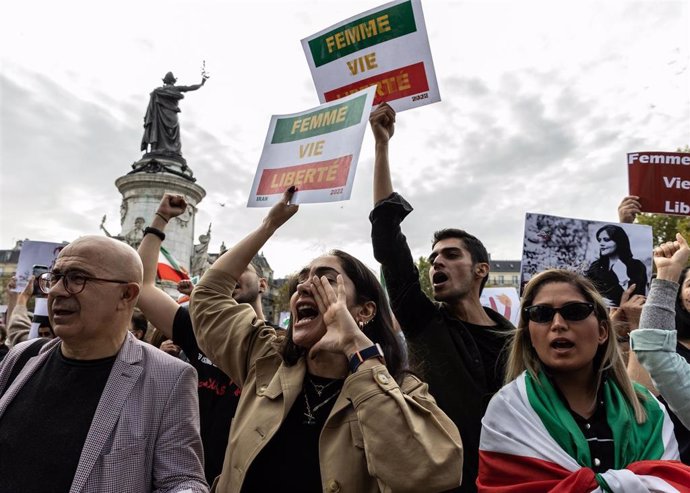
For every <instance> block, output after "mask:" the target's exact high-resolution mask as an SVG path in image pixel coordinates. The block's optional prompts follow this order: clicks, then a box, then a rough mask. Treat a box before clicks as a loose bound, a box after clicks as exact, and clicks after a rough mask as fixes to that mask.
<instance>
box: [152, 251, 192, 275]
mask: <svg viewBox="0 0 690 493" xmlns="http://www.w3.org/2000/svg"><path fill="white" fill-rule="evenodd" d="M156 275H157V276H158V280H159V281H172V282H180V281H181V280H183V279H189V275H188V274H187V271H186V270H185V268H184V267H182V266H181V265H180V264H179V263H178V262H177V260H175V258H174V257H173V256H172V254H171V253H170V252H169V251H167V250H166V249H165V247H161V250H160V252H159V254H158V269H157V271H156Z"/></svg>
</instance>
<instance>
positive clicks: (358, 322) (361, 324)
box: [357, 320, 365, 332]
mask: <svg viewBox="0 0 690 493" xmlns="http://www.w3.org/2000/svg"><path fill="white" fill-rule="evenodd" d="M357 325H359V330H361V331H362V332H364V325H365V323H364V322H362V321H361V320H358V321H357Z"/></svg>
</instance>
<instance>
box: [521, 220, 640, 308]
mask: <svg viewBox="0 0 690 493" xmlns="http://www.w3.org/2000/svg"><path fill="white" fill-rule="evenodd" d="M546 269H567V270H571V271H575V272H578V273H580V274H583V275H584V276H586V277H588V278H589V279H590V280H591V281H592V282H593V283H594V284H595V286H596V287H597V289H598V290H599V292H600V293H601V295H602V296H603V297H604V298H605V299H606V300H607V302H608V303H609V304H610V306H618V305H619V304H620V299H621V296H622V294H623V291H624V290H625V289H627V288H628V287H629V286H631V285H632V284H635V286H636V287H635V291H634V294H642V295H646V294H647V290H648V287H649V281H650V278H651V274H652V228H651V226H645V225H642V224H618V223H606V222H600V221H591V220H586V219H572V218H566V217H558V216H548V215H545V214H533V213H527V214H526V217H525V237H524V243H523V249H522V265H521V272H520V286H521V291H522V288H524V286H525V284H527V282H528V281H529V280H530V279H531V278H532V277H533V276H534V275H536V274H538V273H539V272H541V271H543V270H546Z"/></svg>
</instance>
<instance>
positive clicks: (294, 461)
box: [242, 375, 344, 493]
mask: <svg viewBox="0 0 690 493" xmlns="http://www.w3.org/2000/svg"><path fill="white" fill-rule="evenodd" d="M309 379H311V381H313V382H314V383H316V384H317V385H319V386H322V387H323V390H321V391H320V392H321V395H320V396H319V395H317V393H316V391H315V389H314V387H313V386H312V385H311V383H310V382H309ZM343 383H344V380H333V379H330V378H321V377H317V376H314V375H306V376H305V380H304V384H303V387H302V392H301V393H300V395H299V396H298V397H297V400H296V401H295V403H294V404H293V405H292V408H291V409H290V412H289V413H288V415H287V417H286V418H285V421H283V423H282V424H281V425H280V428H279V429H278V431H277V432H276V434H275V435H273V437H272V438H271V440H270V441H269V442H268V443H267V444H266V446H265V447H264V448H263V449H261V451H260V452H259V454H258V455H257V456H256V459H254V461H252V464H251V466H250V467H249V470H248V471H247V475H246V476H245V479H244V484H243V485H242V493H264V492H266V491H280V492H281V493H320V492H322V491H323V489H322V486H321V469H320V466H319V436H320V435H321V430H322V429H323V426H324V424H325V423H326V419H327V418H328V415H329V414H330V413H331V409H333V405H334V404H335V401H336V400H337V399H338V397H337V394H338V393H339V392H340V389H342V387H343ZM305 395H306V399H308V401H309V409H307V405H306V402H307V401H306V400H305ZM309 411H311V413H310V412H309ZM309 414H311V416H313V418H314V421H311V422H310V419H309V418H308V415H309Z"/></svg>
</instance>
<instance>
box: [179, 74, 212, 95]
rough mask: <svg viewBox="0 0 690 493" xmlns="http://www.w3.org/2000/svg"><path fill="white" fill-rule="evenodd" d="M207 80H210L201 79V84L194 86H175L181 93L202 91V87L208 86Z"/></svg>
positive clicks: (205, 77)
mask: <svg viewBox="0 0 690 493" xmlns="http://www.w3.org/2000/svg"><path fill="white" fill-rule="evenodd" d="M206 79H208V77H207V76H202V78H201V84H192V85H191V86H175V87H176V88H177V90H178V91H180V92H189V91H196V90H197V89H200V88H201V86H203V85H204V84H206Z"/></svg>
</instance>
